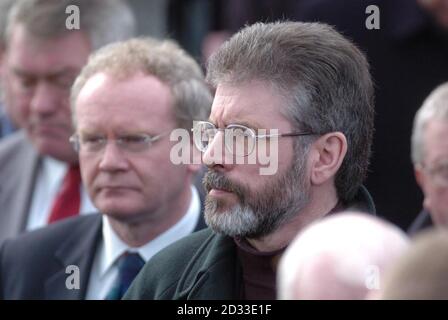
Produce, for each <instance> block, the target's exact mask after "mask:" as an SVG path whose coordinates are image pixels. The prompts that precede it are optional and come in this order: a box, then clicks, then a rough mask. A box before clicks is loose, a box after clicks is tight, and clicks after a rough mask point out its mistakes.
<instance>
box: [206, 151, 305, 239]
mask: <svg viewBox="0 0 448 320" xmlns="http://www.w3.org/2000/svg"><path fill="white" fill-rule="evenodd" d="M302 156H303V159H297V160H296V161H295V163H294V164H293V165H291V167H290V168H289V169H288V170H286V171H285V172H284V173H282V174H281V175H280V176H279V177H278V178H277V179H275V180H273V181H271V182H268V183H267V184H266V185H265V186H264V187H263V188H262V189H261V190H259V191H256V192H253V193H252V194H251V192H250V191H249V190H250V189H249V187H248V186H247V184H246V185H242V184H236V183H234V182H232V181H230V180H229V179H227V178H226V177H225V176H224V175H223V174H222V173H218V172H216V171H213V170H209V171H208V172H207V173H206V175H205V176H204V180H203V184H204V187H205V189H206V191H207V192H208V191H210V189H212V188H218V189H223V190H226V191H230V192H233V193H234V194H235V195H236V196H237V197H238V200H239V201H238V203H237V204H234V205H233V206H232V207H231V208H227V209H225V208H224V207H225V204H224V203H222V201H221V200H217V199H215V198H212V197H210V196H208V195H207V197H206V199H205V222H206V223H207V225H208V226H209V227H210V228H212V229H213V230H214V231H215V232H217V233H220V234H224V235H228V236H231V237H235V236H238V237H244V238H250V239H257V238H261V237H263V236H266V235H268V234H271V233H273V232H274V231H276V230H277V229H278V228H279V227H280V226H282V225H284V224H285V223H287V222H288V221H290V220H291V219H292V218H294V217H295V216H297V214H299V212H300V211H301V210H302V209H303V208H304V207H305V206H306V205H307V204H308V202H309V198H310V195H309V190H310V187H309V184H307V183H306V181H305V178H304V175H305V161H306V157H305V156H304V155H302Z"/></svg>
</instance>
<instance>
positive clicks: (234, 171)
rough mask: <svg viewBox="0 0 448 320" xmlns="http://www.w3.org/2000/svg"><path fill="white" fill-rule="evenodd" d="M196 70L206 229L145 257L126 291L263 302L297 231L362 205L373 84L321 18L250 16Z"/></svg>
mask: <svg viewBox="0 0 448 320" xmlns="http://www.w3.org/2000/svg"><path fill="white" fill-rule="evenodd" d="M207 78H208V80H209V82H210V84H211V85H213V86H214V87H215V88H216V94H215V97H214V101H213V105H212V110H211V114H210V117H209V119H208V121H206V122H204V121H197V122H195V125H194V129H193V140H194V142H195V145H196V147H197V148H198V149H199V150H200V151H201V152H202V160H203V162H204V164H206V165H207V167H208V172H207V173H206V175H205V177H204V181H203V182H204V186H205V188H206V191H207V197H206V203H205V220H206V222H207V224H208V226H209V227H210V228H208V229H206V230H203V231H200V232H198V233H196V234H194V235H190V236H188V237H186V238H184V239H182V240H180V241H178V242H177V243H175V244H173V245H171V246H169V247H168V248H166V249H165V250H163V251H161V252H160V253H159V254H158V255H157V256H156V257H154V259H152V260H151V261H150V262H148V263H147V264H146V266H145V267H144V269H143V270H142V271H141V272H140V274H139V276H138V277H137V278H136V279H135V281H134V283H133V285H132V286H131V288H130V289H129V291H128V293H127V294H126V295H125V298H127V299H274V298H275V297H276V291H275V273H276V266H277V261H278V258H279V256H280V255H281V254H282V252H283V251H284V249H285V248H286V247H287V246H288V244H289V243H290V242H291V241H292V239H293V238H294V236H295V235H296V234H297V233H298V232H299V231H300V230H302V229H303V228H304V227H305V226H307V225H308V224H310V223H312V222H313V221H316V220H318V219H321V218H323V217H325V216H326V215H328V214H332V213H334V212H337V211H340V210H342V209H348V208H356V209H357V210H361V211H364V212H370V213H373V212H374V205H373V202H372V200H371V198H370V196H369V194H368V192H367V191H366V189H365V188H364V187H362V182H363V179H364V178H365V175H366V171H367V166H368V160H369V156H370V145H371V139H372V133H373V113H374V107H373V86H372V80H371V77H370V73H369V67H368V63H367V61H366V58H365V57H364V55H363V54H362V53H361V52H360V51H359V50H358V49H357V48H356V46H355V45H353V44H352V43H351V42H350V41H348V40H347V39H345V38H344V37H343V36H342V35H340V34H339V33H337V32H336V31H335V30H334V29H332V28H331V27H329V26H327V25H324V24H313V23H311V24H310V23H299V22H277V23H268V24H263V23H257V24H254V25H252V26H248V27H246V28H244V29H242V30H241V31H240V32H238V33H237V34H235V35H234V36H233V37H232V38H231V39H230V40H229V41H228V42H226V43H224V44H223V45H222V47H221V48H220V49H218V51H217V52H216V53H215V54H214V55H213V56H212V57H211V59H210V61H209V63H208V68H207ZM197 120H199V119H197ZM260 147H261V148H260ZM260 149H265V150H267V153H268V154H269V155H274V156H275V157H276V158H277V159H278V168H277V170H276V172H275V173H274V174H270V175H269V174H268V175H264V174H261V172H260V168H261V167H262V166H263V164H262V163H261V161H260V153H261V152H260ZM250 157H252V159H249V158H250ZM253 159H256V161H253ZM354 241H356V239H354Z"/></svg>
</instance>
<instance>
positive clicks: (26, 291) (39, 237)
mask: <svg viewBox="0 0 448 320" xmlns="http://www.w3.org/2000/svg"><path fill="white" fill-rule="evenodd" d="M101 216H102V215H101V214H92V215H86V216H78V217H74V218H70V219H67V220H64V221H62V222H59V223H55V224H52V225H49V226H47V227H45V228H41V229H38V230H36V231H32V232H29V233H25V234H23V235H21V236H19V237H17V238H15V239H12V240H6V241H5V242H4V243H3V245H2V246H1V249H0V299H67V300H68V299H73V300H76V299H78V300H80V299H84V298H85V296H86V291H87V287H88V284H89V277H90V271H91V269H92V264H93V259H94V257H95V253H96V249H97V246H98V244H99V243H100V241H99V240H101V237H102V232H101V229H102V219H101ZM204 227H205V222H204V220H203V218H202V215H201V218H200V219H199V222H198V225H197V226H196V229H195V231H197V230H200V229H203V228H204ZM69 265H75V266H77V267H78V268H79V275H80V288H79V289H72V290H69V289H67V288H66V284H65V283H66V280H67V277H68V276H69V275H70V274H71V273H66V268H67V266H69Z"/></svg>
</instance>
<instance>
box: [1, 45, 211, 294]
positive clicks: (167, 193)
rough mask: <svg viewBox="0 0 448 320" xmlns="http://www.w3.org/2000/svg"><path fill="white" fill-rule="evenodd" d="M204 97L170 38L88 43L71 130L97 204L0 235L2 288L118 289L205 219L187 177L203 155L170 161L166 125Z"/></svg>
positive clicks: (197, 72) (195, 113) (199, 110)
mask: <svg viewBox="0 0 448 320" xmlns="http://www.w3.org/2000/svg"><path fill="white" fill-rule="evenodd" d="M211 101H212V97H211V94H210V91H209V88H208V86H207V85H206V83H205V81H204V76H203V73H202V70H201V68H200V67H199V66H198V64H197V63H196V62H195V61H194V60H193V59H192V58H191V57H190V56H188V55H187V54H186V53H185V51H183V50H182V49H181V48H180V47H179V46H178V45H176V44H175V43H173V42H170V41H160V42H159V41H156V40H151V39H133V40H129V41H126V42H121V43H117V44H112V45H109V46H107V47H105V48H103V49H101V50H99V51H98V52H97V53H95V54H94V55H93V56H92V57H91V58H90V59H89V63H88V64H87V65H86V66H85V67H84V68H83V70H82V71H81V73H80V75H79V76H78V78H77V79H76V81H75V83H74V85H73V88H72V93H71V102H72V115H73V122H74V126H75V134H74V135H73V136H72V137H71V138H70V140H71V142H72V143H73V145H74V148H75V150H77V151H78V154H79V163H80V168H81V174H82V179H83V182H84V185H85V186H86V189H87V191H88V194H89V196H90V198H91V199H92V201H93V203H94V205H95V207H96V208H97V209H98V210H99V211H100V212H102V213H103V214H102V215H88V216H81V217H75V218H72V219H67V220H66V221H63V222H60V223H57V224H54V225H51V226H48V227H46V228H44V229H41V230H36V231H34V232H31V233H28V234H25V235H23V236H20V237H18V238H16V239H14V240H7V241H5V242H4V245H3V247H2V248H1V250H0V261H1V262H0V263H1V264H0V298H3V299H119V298H121V296H122V295H123V294H124V292H125V291H126V289H127V288H128V286H129V285H130V282H131V281H132V279H133V277H135V275H136V273H137V272H138V270H139V268H140V267H141V266H142V265H143V264H144V263H145V261H147V260H149V259H150V258H151V257H152V256H153V255H154V254H155V253H157V252H158V251H159V250H161V249H162V248H164V247H166V246H167V245H169V244H171V243H172V242H174V241H176V240H178V239H180V238H182V237H184V236H186V235H188V234H190V233H191V232H193V231H195V230H198V229H201V228H203V227H205V223H204V221H203V218H202V215H201V201H200V199H199V193H198V190H197V189H196V188H195V187H194V186H193V181H194V175H195V174H196V173H197V172H198V170H199V169H200V167H201V164H200V162H199V163H196V161H184V162H182V163H180V164H176V161H175V160H173V159H174V158H173V153H175V152H173V150H177V149H176V148H175V147H176V146H178V141H177V140H176V139H172V135H171V133H172V132H173V130H175V129H178V130H180V129H182V130H184V131H183V132H188V131H190V130H191V127H192V124H193V120H198V119H205V118H206V117H207V116H208V114H209V112H210V106H211ZM187 130H188V131H187ZM176 132H179V131H176ZM172 140H176V141H172ZM186 142H187V143H186V144H185V146H187V147H191V143H192V141H191V140H190V139H188V140H186ZM187 149H188V148H186V149H185V150H187ZM189 149H190V150H193V148H189ZM189 156H191V155H189ZM192 156H194V155H192ZM189 159H190V160H192V159H191V158H189ZM36 247H37V248H39V250H35V249H34V248H36ZM67 268H68V269H67Z"/></svg>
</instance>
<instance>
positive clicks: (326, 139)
mask: <svg viewBox="0 0 448 320" xmlns="http://www.w3.org/2000/svg"><path fill="white" fill-rule="evenodd" d="M313 149H314V152H313V154H314V156H313V157H312V163H311V183H312V184H314V185H320V184H323V183H325V182H326V181H328V180H329V179H331V178H333V177H334V176H335V175H336V173H337V172H338V170H339V168H340V167H341V165H342V161H344V158H345V155H346V154H347V138H346V137H345V135H344V134H343V133H342V132H330V133H327V134H325V135H323V136H321V137H320V138H319V139H318V140H317V141H316V142H315V143H314V144H313Z"/></svg>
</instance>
